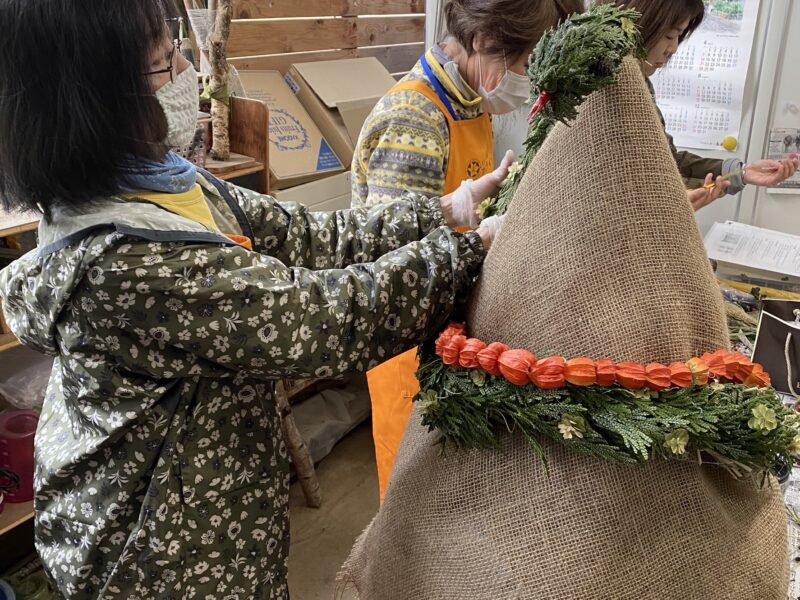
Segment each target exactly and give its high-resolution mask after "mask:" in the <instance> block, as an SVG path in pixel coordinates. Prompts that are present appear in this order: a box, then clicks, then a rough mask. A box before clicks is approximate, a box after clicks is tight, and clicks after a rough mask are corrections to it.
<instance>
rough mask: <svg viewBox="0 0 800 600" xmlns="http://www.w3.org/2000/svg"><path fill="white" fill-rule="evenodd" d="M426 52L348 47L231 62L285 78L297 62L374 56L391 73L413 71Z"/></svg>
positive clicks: (420, 49)
mask: <svg viewBox="0 0 800 600" xmlns="http://www.w3.org/2000/svg"><path fill="white" fill-rule="evenodd" d="M424 50H425V45H424V44H402V45H394V46H368V47H366V48H348V49H346V50H325V51H321V52H294V53H291V54H272V55H269V56H249V57H247V58H233V59H231V60H230V61H229V62H230V63H231V64H232V65H233V66H234V67H236V68H237V69H238V70H239V71H280V72H281V73H283V74H284V75H285V74H286V73H287V71H288V70H289V67H291V66H292V65H293V64H296V63H306V62H318V61H322V60H340V59H344V58H362V57H366V56H374V57H375V58H377V59H378V60H379V61H381V63H382V64H383V66H384V67H386V70H387V71H389V72H390V73H399V72H403V73H404V72H408V71H409V70H411V67H413V66H414V64H416V62H417V60H419V57H420V56H422V53H423V52H424Z"/></svg>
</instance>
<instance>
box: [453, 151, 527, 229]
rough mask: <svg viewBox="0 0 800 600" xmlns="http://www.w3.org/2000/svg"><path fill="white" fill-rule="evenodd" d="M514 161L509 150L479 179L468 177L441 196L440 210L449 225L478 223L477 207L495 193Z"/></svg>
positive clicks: (457, 225) (471, 225)
mask: <svg viewBox="0 0 800 600" xmlns="http://www.w3.org/2000/svg"><path fill="white" fill-rule="evenodd" d="M513 162H514V153H513V152H512V151H511V150H509V151H508V152H506V155H505V156H504V157H503V160H502V161H501V162H500V166H499V167H497V169H495V170H494V171H492V172H491V173H489V174H488V175H484V176H483V177H480V178H479V179H476V180H474V181H473V180H472V179H468V180H466V181H463V182H462V183H461V186H460V187H459V188H458V189H457V190H456V191H455V192H453V193H452V194H448V195H447V196H442V199H441V203H442V212H443V213H444V219H445V221H446V222H447V224H448V225H449V226H450V227H475V226H476V225H477V224H478V207H479V206H480V204H481V202H483V201H484V200H486V199H487V198H489V197H490V196H493V195H494V194H496V193H497V190H498V189H499V188H500V186H501V185H503V182H504V181H505V180H506V178H507V177H508V169H509V167H510V166H511V164H512V163H513Z"/></svg>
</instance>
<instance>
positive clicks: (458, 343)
mask: <svg viewBox="0 0 800 600" xmlns="http://www.w3.org/2000/svg"><path fill="white" fill-rule="evenodd" d="M466 343H467V338H466V337H465V336H463V335H454V336H453V339H451V340H450V343H449V344H447V346H445V347H444V352H442V361H443V362H444V364H446V365H450V366H453V365H457V364H458V357H459V354H461V349H462V348H463V347H464V344H466Z"/></svg>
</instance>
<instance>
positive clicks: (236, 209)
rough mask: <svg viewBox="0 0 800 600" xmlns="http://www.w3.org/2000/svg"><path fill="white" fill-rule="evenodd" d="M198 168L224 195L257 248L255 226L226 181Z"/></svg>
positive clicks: (240, 224)
mask: <svg viewBox="0 0 800 600" xmlns="http://www.w3.org/2000/svg"><path fill="white" fill-rule="evenodd" d="M197 170H198V172H199V173H200V174H201V175H202V176H203V177H204V178H205V179H206V180H207V181H208V182H209V183H210V184H211V185H213V186H214V187H215V188H216V189H217V191H218V192H219V195H220V196H222V199H223V200H225V203H226V204H227V205H228V208H230V209H231V212H232V213H233V216H234V217H236V221H237V222H238V223H239V227H241V228H242V233H243V234H244V235H245V236H246V237H247V238H249V239H250V243H251V244H252V245H253V250H256V236H255V234H254V233H253V226H252V225H250V220H249V219H248V218H247V215H246V214H245V212H244V210H243V209H242V206H241V205H240V204H239V203H238V202H237V201H236V199H235V198H234V197H233V196H231V193H230V192H229V191H228V188H227V187H226V186H225V182H223V181H222V180H220V179H217V178H216V177H214V176H213V175H212V174H211V173H209V172H208V171H206V170H205V169H201V168H198V169H197Z"/></svg>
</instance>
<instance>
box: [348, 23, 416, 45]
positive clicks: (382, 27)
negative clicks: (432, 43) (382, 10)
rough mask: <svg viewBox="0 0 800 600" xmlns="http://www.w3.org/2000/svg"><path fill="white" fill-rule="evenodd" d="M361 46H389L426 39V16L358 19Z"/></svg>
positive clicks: (358, 35) (358, 37) (358, 38)
mask: <svg viewBox="0 0 800 600" xmlns="http://www.w3.org/2000/svg"><path fill="white" fill-rule="evenodd" d="M356 24H357V26H356V31H357V40H358V45H359V46H388V45H390V44H408V43H414V42H424V41H425V17H377V18H374V19H371V18H365V19H358V20H357V21H356Z"/></svg>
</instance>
